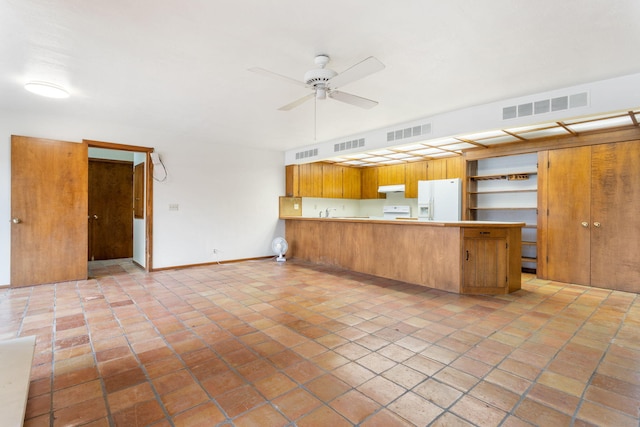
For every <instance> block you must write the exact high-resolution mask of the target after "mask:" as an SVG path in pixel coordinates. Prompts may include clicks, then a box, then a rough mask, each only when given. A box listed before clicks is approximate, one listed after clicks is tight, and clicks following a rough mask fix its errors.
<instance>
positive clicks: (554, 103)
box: [502, 92, 589, 120]
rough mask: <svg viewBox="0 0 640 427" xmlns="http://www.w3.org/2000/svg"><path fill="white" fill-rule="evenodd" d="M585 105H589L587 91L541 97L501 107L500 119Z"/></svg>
mask: <svg viewBox="0 0 640 427" xmlns="http://www.w3.org/2000/svg"><path fill="white" fill-rule="evenodd" d="M587 105H589V94H588V93H587V92H582V93H576V94H574V95H567V96H558V97H556V98H550V99H541V100H538V101H535V102H528V103H524V104H520V105H511V106H509V107H503V108H502V120H508V119H515V118H516V117H525V116H533V115H536V114H544V113H548V112H550V111H562V110H568V109H570V108H578V107H586V106H587Z"/></svg>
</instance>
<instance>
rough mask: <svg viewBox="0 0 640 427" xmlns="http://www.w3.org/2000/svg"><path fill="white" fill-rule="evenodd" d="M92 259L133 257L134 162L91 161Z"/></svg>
mask: <svg viewBox="0 0 640 427" xmlns="http://www.w3.org/2000/svg"><path fill="white" fill-rule="evenodd" d="M88 212H89V251H88V252H89V257H88V258H89V260H104V259H116V258H130V257H132V256H133V163H132V162H119V161H111V160H96V159H91V160H89V208H88Z"/></svg>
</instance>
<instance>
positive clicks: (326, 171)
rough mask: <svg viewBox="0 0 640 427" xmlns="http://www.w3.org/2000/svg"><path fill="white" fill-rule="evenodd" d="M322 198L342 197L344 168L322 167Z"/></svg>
mask: <svg viewBox="0 0 640 427" xmlns="http://www.w3.org/2000/svg"><path fill="white" fill-rule="evenodd" d="M322 197H326V198H341V197H342V167H341V166H336V165H329V164H325V165H322Z"/></svg>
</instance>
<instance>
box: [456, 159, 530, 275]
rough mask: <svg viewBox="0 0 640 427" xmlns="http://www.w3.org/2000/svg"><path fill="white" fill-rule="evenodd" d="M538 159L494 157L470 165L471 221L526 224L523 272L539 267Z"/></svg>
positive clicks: (468, 179) (468, 177)
mask: <svg viewBox="0 0 640 427" xmlns="http://www.w3.org/2000/svg"><path fill="white" fill-rule="evenodd" d="M537 163H538V155H537V153H532V154H521V155H517V156H505V157H494V158H488V159H480V160H474V161H470V162H468V164H467V168H468V170H467V195H466V197H467V218H468V219H471V220H477V221H517V222H524V223H525V224H526V226H525V227H524V228H523V229H522V269H523V271H530V272H535V270H536V264H537V259H536V256H537V247H536V239H537V232H536V227H537V213H538V167H537Z"/></svg>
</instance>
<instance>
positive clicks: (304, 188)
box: [298, 163, 322, 197]
mask: <svg viewBox="0 0 640 427" xmlns="http://www.w3.org/2000/svg"><path fill="white" fill-rule="evenodd" d="M298 168H299V169H298V170H299V176H300V196H301V197H322V165H321V164H319V163H307V164H304V165H300V166H299V167H298Z"/></svg>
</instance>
